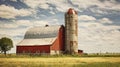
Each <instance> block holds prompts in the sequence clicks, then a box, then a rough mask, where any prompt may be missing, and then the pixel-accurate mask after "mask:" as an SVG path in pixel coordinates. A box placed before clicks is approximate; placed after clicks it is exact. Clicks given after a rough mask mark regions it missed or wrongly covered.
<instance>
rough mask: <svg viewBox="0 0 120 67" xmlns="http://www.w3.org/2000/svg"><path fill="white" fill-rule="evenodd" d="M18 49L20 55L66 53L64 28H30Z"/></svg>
mask: <svg viewBox="0 0 120 67" xmlns="http://www.w3.org/2000/svg"><path fill="white" fill-rule="evenodd" d="M16 49H17V50H16V53H18V54H19V53H39V54H41V53H45V54H60V53H62V52H63V51H64V26H62V25H61V26H48V25H46V26H44V27H34V28H30V29H29V30H28V31H27V32H26V34H25V36H24V39H23V40H22V41H21V42H20V43H19V44H18V45H17V48H16Z"/></svg>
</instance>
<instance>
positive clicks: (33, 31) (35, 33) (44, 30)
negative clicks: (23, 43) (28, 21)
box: [24, 25, 60, 39]
mask: <svg viewBox="0 0 120 67" xmlns="http://www.w3.org/2000/svg"><path fill="white" fill-rule="evenodd" d="M59 28H60V25H59V26H47V27H46V26H45V27H34V28H30V29H29V30H28V31H27V32H26V34H25V37H24V39H38V38H51V37H56V36H57V34H58V31H59Z"/></svg>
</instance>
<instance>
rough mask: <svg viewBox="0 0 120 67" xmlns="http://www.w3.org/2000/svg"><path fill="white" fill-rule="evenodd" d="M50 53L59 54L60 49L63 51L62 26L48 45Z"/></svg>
mask: <svg viewBox="0 0 120 67" xmlns="http://www.w3.org/2000/svg"><path fill="white" fill-rule="evenodd" d="M50 49H51V52H52V53H57V54H59V53H60V52H61V51H64V27H63V26H61V28H60V29H59V32H58V36H57V39H56V40H55V42H54V43H53V44H52V46H51V47H50Z"/></svg>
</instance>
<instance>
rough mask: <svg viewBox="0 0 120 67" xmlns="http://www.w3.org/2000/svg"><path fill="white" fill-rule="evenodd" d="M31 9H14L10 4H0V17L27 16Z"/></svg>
mask: <svg viewBox="0 0 120 67" xmlns="http://www.w3.org/2000/svg"><path fill="white" fill-rule="evenodd" d="M31 14H32V11H31V10H29V9H15V8H14V7H12V6H6V5H0V17H1V18H6V19H9V18H15V17H16V16H28V15H31Z"/></svg>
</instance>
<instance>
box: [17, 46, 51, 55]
mask: <svg viewBox="0 0 120 67" xmlns="http://www.w3.org/2000/svg"><path fill="white" fill-rule="evenodd" d="M17 53H50V46H49V45H42V46H17Z"/></svg>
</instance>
